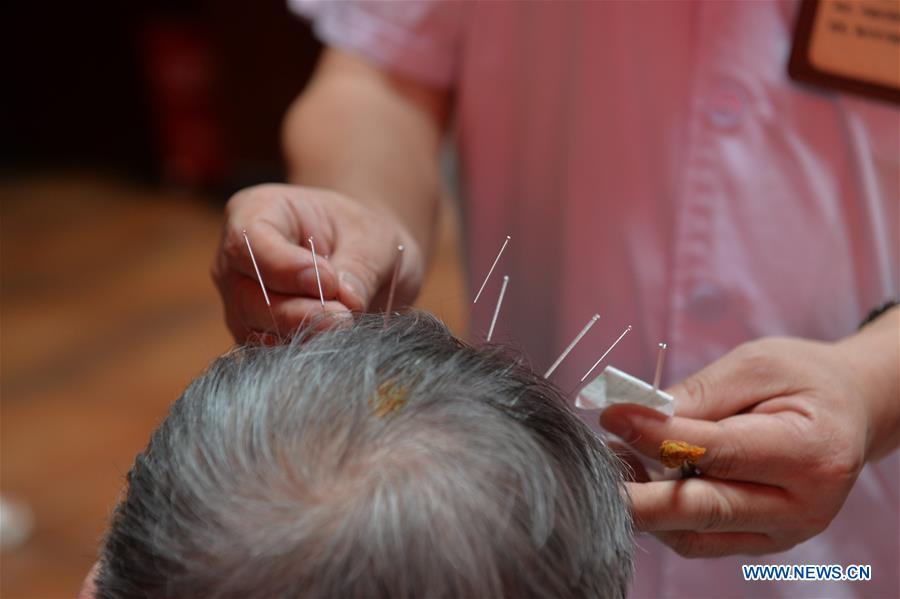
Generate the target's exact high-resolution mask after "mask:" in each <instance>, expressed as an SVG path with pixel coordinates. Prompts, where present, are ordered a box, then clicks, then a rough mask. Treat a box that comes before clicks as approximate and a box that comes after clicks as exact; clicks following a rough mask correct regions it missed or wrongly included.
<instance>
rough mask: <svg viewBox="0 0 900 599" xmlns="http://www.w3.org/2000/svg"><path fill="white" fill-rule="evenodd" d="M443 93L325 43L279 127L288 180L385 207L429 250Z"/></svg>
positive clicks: (435, 205)
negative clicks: (310, 77)
mask: <svg viewBox="0 0 900 599" xmlns="http://www.w3.org/2000/svg"><path fill="white" fill-rule="evenodd" d="M448 104H449V98H448V93H447V92H445V91H441V90H438V89H435V88H430V87H427V86H425V85H423V84H419V83H416V82H414V81H410V80H407V79H402V78H400V77H397V76H394V75H391V74H390V73H387V72H385V71H382V70H380V69H379V68H377V67H375V66H372V65H371V64H369V63H367V62H365V61H364V60H362V59H359V58H356V57H354V56H352V55H349V54H346V53H344V52H341V51H339V50H326V51H325V54H324V55H323V57H322V60H321V62H320V64H319V67H318V70H317V71H316V74H315V77H314V78H313V80H312V82H311V84H310V86H309V87H308V89H307V90H306V92H305V93H303V94H302V95H301V96H300V97H299V98H298V99H297V101H296V102H295V103H294V105H293V106H292V107H291V109H290V110H289V112H288V115H287V118H286V119H285V122H284V128H283V131H282V136H283V145H284V154H285V157H286V160H287V164H288V172H289V177H290V180H291V181H292V182H294V183H298V184H300V185H306V186H310V187H320V188H324V189H330V190H333V191H337V192H339V193H342V194H344V195H346V196H348V197H352V198H355V199H356V200H357V201H359V202H365V203H366V204H367V205H369V206H371V207H372V208H374V209H376V210H384V211H387V212H389V213H391V214H393V215H394V216H396V217H397V219H398V220H399V221H400V222H401V223H402V225H403V226H404V227H405V228H406V229H407V230H408V232H409V233H410V234H411V235H412V237H413V238H414V239H415V240H416V242H417V243H418V244H419V246H420V247H421V248H422V250H423V252H424V253H425V255H430V251H431V245H432V244H431V240H432V234H433V232H434V228H435V219H436V215H437V208H438V199H439V197H440V195H439V194H440V173H439V170H438V160H437V159H438V152H439V147H440V143H441V139H442V136H443V132H444V127H445V124H446V120H447V109H448Z"/></svg>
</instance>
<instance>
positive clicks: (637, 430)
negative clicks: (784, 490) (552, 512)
mask: <svg viewBox="0 0 900 599" xmlns="http://www.w3.org/2000/svg"><path fill="white" fill-rule="evenodd" d="M791 418H798V416H797V415H796V414H794V413H779V414H772V415H769V414H742V415H739V416H735V417H732V418H726V419H725V420H723V421H721V422H709V421H706V420H694V419H692V418H679V417H667V416H666V415H664V414H661V413H660V412H658V411H656V410H651V409H649V408H646V407H643V406H637V405H633V404H619V405H615V406H611V407H609V408H607V409H606V410H605V411H604V412H603V414H602V415H601V418H600V422H601V424H602V425H603V427H604V428H605V429H606V430H608V431H610V432H612V433H614V434H616V435H618V436H619V437H621V438H622V440H623V441H625V442H626V443H628V444H629V445H630V446H631V447H633V448H634V449H636V450H637V451H639V452H640V453H642V454H643V455H646V456H647V457H650V458H653V459H659V447H660V444H661V443H662V442H663V441H664V440H677V441H685V442H687V443H690V444H692V445H699V446H700V447H704V448H706V453H705V454H704V455H703V456H702V457H701V458H700V459H699V460H698V461H697V467H698V468H700V470H701V471H702V472H703V473H704V474H705V475H708V476H714V477H716V478H721V479H731V480H740V481H750V482H762V483H770V484H777V482H778V481H782V480H783V479H784V474H785V473H784V472H783V470H784V467H793V466H794V464H793V463H788V462H786V461H785V459H784V455H783V453H784V451H783V447H782V445H783V444H782V443H781V440H782V439H783V438H784V436H785V435H790V434H792V431H793V430H796V429H795V428H792V427H791V426H790V424H789V423H788V422H787V421H788V420H790V419H791Z"/></svg>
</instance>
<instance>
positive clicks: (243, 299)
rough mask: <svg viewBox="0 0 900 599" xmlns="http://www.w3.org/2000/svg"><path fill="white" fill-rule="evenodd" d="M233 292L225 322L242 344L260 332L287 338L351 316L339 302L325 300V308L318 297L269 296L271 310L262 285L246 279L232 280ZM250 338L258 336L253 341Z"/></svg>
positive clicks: (272, 294) (227, 304)
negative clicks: (297, 332) (304, 329)
mask: <svg viewBox="0 0 900 599" xmlns="http://www.w3.org/2000/svg"><path fill="white" fill-rule="evenodd" d="M229 288H230V290H231V292H230V294H229V296H228V299H227V300H226V305H225V320H226V323H227V324H228V328H229V329H230V330H231V332H232V334H233V335H234V337H235V339H236V340H237V341H238V342H239V343H243V342H246V341H248V340H253V339H255V340H257V341H259V339H258V335H259V334H260V333H269V334H272V335H275V336H276V337H277V338H281V339H287V338H289V337H290V335H291V334H292V333H293V332H294V331H296V330H297V329H298V328H299V327H302V326H306V325H310V324H312V325H315V327H316V328H327V327H328V326H330V324H333V321H335V320H346V319H348V318H349V317H350V313H349V311H348V310H347V307H346V306H344V305H343V304H341V303H340V302H337V301H334V300H330V301H326V302H325V305H324V307H323V306H322V303H321V301H320V299H319V298H309V297H297V296H291V295H283V294H280V293H275V292H271V293H269V300H270V302H271V307H269V306H267V305H266V302H265V299H264V297H263V295H262V293H261V291H260V289H259V284H258V283H257V282H256V281H255V280H254V279H250V278H248V277H244V276H235V280H233V281H230V283H229ZM251 335H255V337H254V338H253V339H251V338H250V337H251Z"/></svg>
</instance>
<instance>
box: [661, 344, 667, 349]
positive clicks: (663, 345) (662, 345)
mask: <svg viewBox="0 0 900 599" xmlns="http://www.w3.org/2000/svg"><path fill="white" fill-rule="evenodd" d="M667 347H669V346H668V345H666V344H665V343H660V344H659V349H666V348H667Z"/></svg>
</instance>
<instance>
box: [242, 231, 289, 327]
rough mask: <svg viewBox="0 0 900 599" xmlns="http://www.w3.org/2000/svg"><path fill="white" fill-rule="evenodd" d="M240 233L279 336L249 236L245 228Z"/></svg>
mask: <svg viewBox="0 0 900 599" xmlns="http://www.w3.org/2000/svg"><path fill="white" fill-rule="evenodd" d="M241 234H242V235H243V236H244V243H246V244H247V251H248V252H250V261H251V262H252V263H253V270H255V271H256V280H257V281H259V288H260V289H262V293H263V298H264V299H265V300H266V308H268V309H269V317H270V318H271V319H272V324H273V325H274V326H275V333H276V334H277V335H278V338H279V339H280V338H281V331H279V330H278V321H277V320H275V313H274V312H272V302H270V301H269V293H268V292H267V291H266V285H265V283H263V278H262V274H260V272H259V266H258V265H257V264H256V256H254V255H253V247H251V245H250V238H249V237H247V229H242V230H241Z"/></svg>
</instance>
